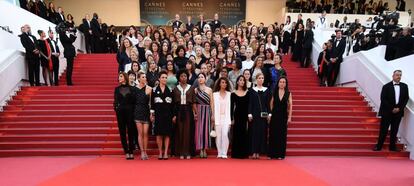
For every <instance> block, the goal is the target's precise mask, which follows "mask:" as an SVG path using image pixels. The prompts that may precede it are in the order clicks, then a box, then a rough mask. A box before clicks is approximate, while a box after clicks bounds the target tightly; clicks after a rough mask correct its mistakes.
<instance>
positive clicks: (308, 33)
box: [303, 30, 313, 49]
mask: <svg viewBox="0 0 414 186" xmlns="http://www.w3.org/2000/svg"><path fill="white" fill-rule="evenodd" d="M312 42H313V31H312V30H305V37H304V38H303V48H306V49H310V48H312Z"/></svg>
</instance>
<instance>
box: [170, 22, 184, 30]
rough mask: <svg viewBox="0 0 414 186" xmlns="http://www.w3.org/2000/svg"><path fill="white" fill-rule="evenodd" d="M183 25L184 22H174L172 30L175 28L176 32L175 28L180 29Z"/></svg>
mask: <svg viewBox="0 0 414 186" xmlns="http://www.w3.org/2000/svg"><path fill="white" fill-rule="evenodd" d="M181 24H183V22H181V21H174V22H173V23H172V28H173V30H174V28H177V29H179V28H180V27H181Z"/></svg>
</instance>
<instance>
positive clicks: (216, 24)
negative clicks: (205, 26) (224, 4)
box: [210, 13, 221, 33]
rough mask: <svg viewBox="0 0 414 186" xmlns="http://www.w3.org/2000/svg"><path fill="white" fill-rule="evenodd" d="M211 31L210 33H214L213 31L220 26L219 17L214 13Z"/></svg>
mask: <svg viewBox="0 0 414 186" xmlns="http://www.w3.org/2000/svg"><path fill="white" fill-rule="evenodd" d="M210 26H211V30H212V32H213V33H214V32H215V30H216V29H217V28H220V26H221V21H220V20H219V15H218V13H215V14H214V20H213V21H212V22H211V25H210Z"/></svg>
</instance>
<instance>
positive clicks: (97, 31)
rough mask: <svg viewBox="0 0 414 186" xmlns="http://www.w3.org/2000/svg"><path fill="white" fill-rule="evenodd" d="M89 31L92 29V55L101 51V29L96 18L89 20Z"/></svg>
mask: <svg viewBox="0 0 414 186" xmlns="http://www.w3.org/2000/svg"><path fill="white" fill-rule="evenodd" d="M90 24H91V29H92V43H93V44H92V47H93V48H92V53H100V52H102V51H103V46H101V37H102V27H101V25H100V24H99V22H98V20H97V19H96V18H93V19H92V20H91V23H90Z"/></svg>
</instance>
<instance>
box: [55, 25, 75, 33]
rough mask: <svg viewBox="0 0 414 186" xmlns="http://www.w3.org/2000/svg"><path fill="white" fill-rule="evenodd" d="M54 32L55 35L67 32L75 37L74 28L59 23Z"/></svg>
mask: <svg viewBox="0 0 414 186" xmlns="http://www.w3.org/2000/svg"><path fill="white" fill-rule="evenodd" d="M55 30H56V32H57V33H65V32H66V31H68V32H70V33H72V34H74V35H76V28H70V27H68V25H67V24H65V23H59V24H58V25H56V27H55Z"/></svg>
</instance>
